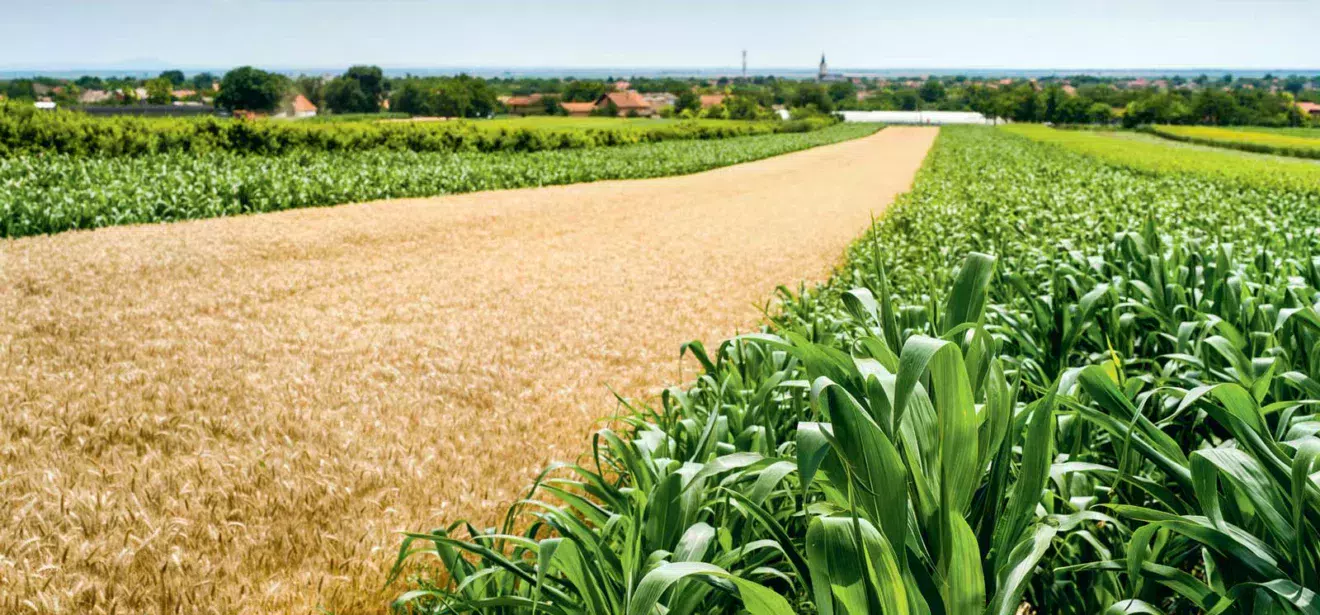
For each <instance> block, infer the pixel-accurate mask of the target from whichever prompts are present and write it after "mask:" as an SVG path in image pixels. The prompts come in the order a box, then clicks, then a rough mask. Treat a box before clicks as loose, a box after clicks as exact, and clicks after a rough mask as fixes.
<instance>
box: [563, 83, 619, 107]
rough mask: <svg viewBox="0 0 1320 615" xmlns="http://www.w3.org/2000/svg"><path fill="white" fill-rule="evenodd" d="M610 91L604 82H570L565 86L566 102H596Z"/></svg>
mask: <svg viewBox="0 0 1320 615" xmlns="http://www.w3.org/2000/svg"><path fill="white" fill-rule="evenodd" d="M608 91H610V86H609V85H607V84H606V83H605V82H604V81H570V82H568V85H566V86H564V101H565V102H595V101H596V100H598V99H600V97H601V96H604V95H605V93H606V92H608Z"/></svg>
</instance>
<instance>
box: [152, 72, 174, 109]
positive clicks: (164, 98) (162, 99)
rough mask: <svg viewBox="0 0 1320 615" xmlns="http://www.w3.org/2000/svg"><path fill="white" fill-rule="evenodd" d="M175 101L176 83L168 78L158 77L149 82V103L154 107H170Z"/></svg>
mask: <svg viewBox="0 0 1320 615" xmlns="http://www.w3.org/2000/svg"><path fill="white" fill-rule="evenodd" d="M172 100H174V82H172V81H170V80H169V79H168V78H166V77H158V78H156V79H152V80H151V81H148V82H147V102H149V103H151V104H153V105H168V104H170V101H172Z"/></svg>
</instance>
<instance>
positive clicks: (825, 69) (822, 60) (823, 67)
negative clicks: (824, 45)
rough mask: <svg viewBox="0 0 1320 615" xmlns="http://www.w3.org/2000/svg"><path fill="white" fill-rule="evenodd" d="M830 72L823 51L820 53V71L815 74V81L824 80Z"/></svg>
mask: <svg viewBox="0 0 1320 615" xmlns="http://www.w3.org/2000/svg"><path fill="white" fill-rule="evenodd" d="M829 74H830V67H829V66H827V65H826V64H825V52H823V51H822V52H821V53H820V73H819V74H818V75H817V77H816V80H817V81H824V80H825V78H826V77H828V76H829Z"/></svg>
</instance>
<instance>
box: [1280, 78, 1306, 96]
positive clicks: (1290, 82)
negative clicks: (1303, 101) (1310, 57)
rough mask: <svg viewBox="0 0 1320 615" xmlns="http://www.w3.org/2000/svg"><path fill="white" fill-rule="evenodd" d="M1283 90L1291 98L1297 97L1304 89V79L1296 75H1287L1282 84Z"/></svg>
mask: <svg viewBox="0 0 1320 615" xmlns="http://www.w3.org/2000/svg"><path fill="white" fill-rule="evenodd" d="M1283 89H1285V90H1287V91H1288V92H1289V93H1290V94H1292V95H1293V96H1297V95H1298V94H1300V93H1301V92H1302V90H1305V89H1306V78H1305V77H1300V76H1298V75H1289V76H1288V79H1287V80H1286V81H1284V82H1283Z"/></svg>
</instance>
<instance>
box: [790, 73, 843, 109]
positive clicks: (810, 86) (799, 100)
mask: <svg viewBox="0 0 1320 615" xmlns="http://www.w3.org/2000/svg"><path fill="white" fill-rule="evenodd" d="M793 106H794V107H802V108H807V107H813V108H815V109H816V111H819V112H821V113H829V112H831V111H833V110H834V101H832V100H830V96H829V94H827V93H826V92H825V88H823V87H821V86H820V84H818V83H809V82H805V81H804V82H802V83H799V84H798V88H797V92H796V93H795V94H794V95H793Z"/></svg>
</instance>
